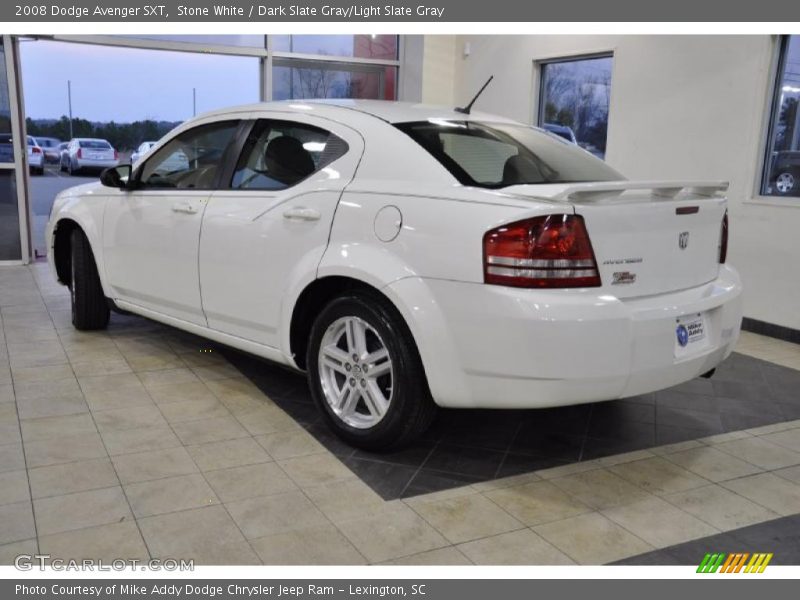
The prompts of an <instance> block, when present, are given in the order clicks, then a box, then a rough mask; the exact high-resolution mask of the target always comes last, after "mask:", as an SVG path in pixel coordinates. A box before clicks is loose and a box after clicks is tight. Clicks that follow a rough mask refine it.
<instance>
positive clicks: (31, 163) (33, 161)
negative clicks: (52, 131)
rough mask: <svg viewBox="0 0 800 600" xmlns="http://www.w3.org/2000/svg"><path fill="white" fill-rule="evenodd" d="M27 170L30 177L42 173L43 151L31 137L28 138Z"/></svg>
mask: <svg viewBox="0 0 800 600" xmlns="http://www.w3.org/2000/svg"><path fill="white" fill-rule="evenodd" d="M28 169H29V170H30V172H31V175H42V174H43V173H44V151H43V150H42V147H41V146H40V145H39V142H37V141H36V138H34V137H33V136H32V135H29V136H28Z"/></svg>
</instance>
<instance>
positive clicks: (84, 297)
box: [69, 229, 109, 331]
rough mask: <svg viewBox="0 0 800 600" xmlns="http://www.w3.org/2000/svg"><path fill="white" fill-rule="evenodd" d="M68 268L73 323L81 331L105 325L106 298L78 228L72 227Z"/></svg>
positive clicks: (87, 246)
mask: <svg viewBox="0 0 800 600" xmlns="http://www.w3.org/2000/svg"><path fill="white" fill-rule="evenodd" d="M70 269H71V278H70V284H69V289H70V299H71V305H72V325H73V326H74V327H75V329H80V330H83V331H88V330H92V329H105V327H106V326H107V325H108V318H109V308H108V302H107V301H106V297H105V295H104V294H103V287H102V285H101V284H100V276H99V275H98V273H97V265H96V263H95V261H94V255H93V254H92V248H91V246H90V245H89V240H88V239H86V234H85V233H83V231H81V230H80V229H75V230H73V231H72V238H71V261H70Z"/></svg>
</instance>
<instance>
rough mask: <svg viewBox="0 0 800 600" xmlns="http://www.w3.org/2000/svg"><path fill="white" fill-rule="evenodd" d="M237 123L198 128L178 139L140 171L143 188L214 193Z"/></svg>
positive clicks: (223, 123)
mask: <svg viewBox="0 0 800 600" xmlns="http://www.w3.org/2000/svg"><path fill="white" fill-rule="evenodd" d="M238 126H239V121H222V122H219V123H211V124H208V125H200V126H199V127H195V128H193V129H190V130H188V131H184V132H183V133H181V134H179V135H177V136H176V137H174V138H173V139H172V140H170V141H169V142H167V144H166V145H164V146H163V147H162V148H161V149H160V150H159V151H158V152H156V153H155V154H154V155H153V156H152V157H151V158H150V159H149V160H148V161H147V162H146V163H145V164H144V166H143V167H142V169H141V171H140V175H139V177H138V179H139V185H140V187H143V188H178V189H197V190H209V189H214V187H215V185H216V182H217V176H218V174H219V171H220V169H221V168H222V161H223V156H224V155H225V150H226V149H227V147H228V145H229V144H230V143H231V142H232V141H233V138H234V136H235V135H236V129H237V127H238Z"/></svg>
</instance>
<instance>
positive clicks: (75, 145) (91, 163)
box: [61, 138, 119, 175]
mask: <svg viewBox="0 0 800 600" xmlns="http://www.w3.org/2000/svg"><path fill="white" fill-rule="evenodd" d="M118 164H119V153H118V152H117V151H116V150H115V149H114V147H113V146H112V145H111V144H110V143H109V142H108V140H101V139H98V138H74V139H72V140H70V141H69V144H67V149H66V151H64V152H62V153H61V170H62V171H66V172H67V173H69V174H70V175H77V174H78V173H80V172H82V171H85V170H88V169H91V170H94V171H102V170H103V169H108V168H109V167H116V166H117V165H118Z"/></svg>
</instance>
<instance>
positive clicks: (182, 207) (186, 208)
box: [172, 202, 197, 215]
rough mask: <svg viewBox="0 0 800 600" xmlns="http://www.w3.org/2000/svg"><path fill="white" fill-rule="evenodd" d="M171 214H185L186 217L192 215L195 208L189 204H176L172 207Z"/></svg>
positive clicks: (195, 210)
mask: <svg viewBox="0 0 800 600" xmlns="http://www.w3.org/2000/svg"><path fill="white" fill-rule="evenodd" d="M172 212H178V213H186V214H187V215H193V214H195V213H196V212H197V207H196V206H193V205H192V204H191V203H189V202H176V203H175V204H173V205H172Z"/></svg>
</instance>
